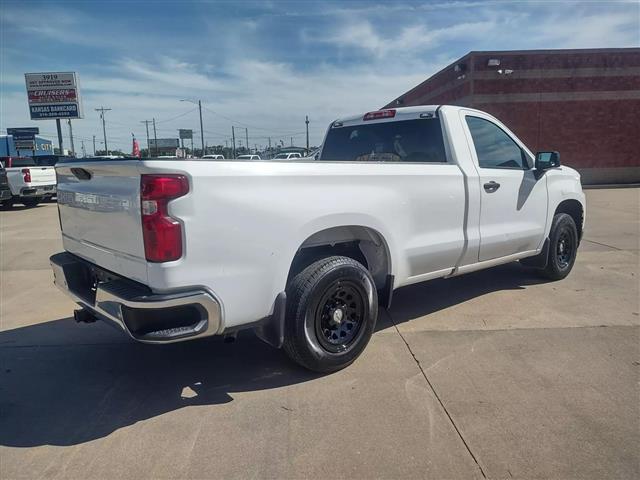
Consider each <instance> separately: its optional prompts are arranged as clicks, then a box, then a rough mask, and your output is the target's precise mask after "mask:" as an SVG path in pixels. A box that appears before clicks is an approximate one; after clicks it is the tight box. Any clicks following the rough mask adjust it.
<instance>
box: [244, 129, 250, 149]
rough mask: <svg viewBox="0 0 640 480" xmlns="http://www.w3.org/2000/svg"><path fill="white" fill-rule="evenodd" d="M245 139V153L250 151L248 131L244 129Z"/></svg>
mask: <svg viewBox="0 0 640 480" xmlns="http://www.w3.org/2000/svg"><path fill="white" fill-rule="evenodd" d="M244 134H245V138H246V139H247V151H248V150H249V149H250V147H249V130H247V129H246V128H245V129H244Z"/></svg>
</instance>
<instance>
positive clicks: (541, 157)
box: [535, 152, 560, 171]
mask: <svg viewBox="0 0 640 480" xmlns="http://www.w3.org/2000/svg"><path fill="white" fill-rule="evenodd" d="M559 166H560V154H559V153H558V152H538V153H536V164H535V167H536V170H540V171H544V170H549V169H550V168H556V167H559Z"/></svg>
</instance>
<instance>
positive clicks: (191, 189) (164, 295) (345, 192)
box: [51, 106, 585, 372]
mask: <svg viewBox="0 0 640 480" xmlns="http://www.w3.org/2000/svg"><path fill="white" fill-rule="evenodd" d="M56 168H57V174H58V206H59V207H58V208H59V213H60V223H61V227H62V238H63V243H64V248H65V250H66V252H63V253H59V254H56V255H54V256H53V257H51V264H52V267H53V271H54V274H55V283H56V285H58V286H59V287H60V288H61V289H62V290H64V291H65V292H67V293H68V294H69V295H70V296H71V297H72V298H73V299H74V300H75V301H76V302H77V303H78V304H80V306H81V307H82V308H81V309H79V310H76V312H75V317H76V319H77V320H78V321H83V322H84V321H87V322H89V321H93V320H95V319H96V318H101V319H104V320H108V321H110V322H112V323H114V324H115V325H117V326H118V327H119V328H121V329H122V330H124V331H125V332H126V333H127V334H129V335H130V336H131V337H133V338H134V339H136V340H138V341H141V342H146V343H168V342H175V341H183V340H190V339H196V338H201V337H207V336H210V335H229V336H234V335H235V333H236V332H237V331H238V330H241V329H245V328H253V329H254V330H255V331H256V332H257V334H258V336H259V337H260V338H262V339H264V340H265V341H267V342H268V343H270V344H272V345H274V346H276V347H281V346H283V347H284V349H285V350H286V352H287V353H288V354H289V356H290V357H291V358H292V359H293V360H295V361H296V362H298V363H300V364H301V365H303V366H304V367H307V368H309V369H312V370H316V371H324V372H329V371H335V370H338V369H340V368H343V367H345V366H347V365H349V364H350V363H351V362H353V361H354V360H355V359H356V357H357V356H358V355H359V354H360V353H361V352H362V351H363V349H364V348H365V346H366V345H367V343H368V341H369V338H370V337H371V335H372V332H373V331H374V328H375V324H376V318H377V316H378V306H379V304H380V305H382V306H384V307H388V306H389V304H390V302H391V296H392V292H393V290H394V289H397V288H399V287H402V286H405V285H409V284H413V283H416V282H422V281H425V280H430V279H434V278H439V277H452V276H455V275H461V274H464V273H467V272H472V271H474V270H479V269H484V268H488V267H492V266H494V265H498V264H503V263H506V262H512V261H516V260H519V261H520V262H522V263H525V264H527V265H529V266H532V267H537V268H538V269H539V270H540V271H541V272H542V273H543V274H544V275H546V276H547V277H549V278H551V279H554V280H558V279H561V278H563V277H565V276H566V275H567V274H568V273H569V272H570V270H571V268H572V267H573V264H574V261H575V258H576V251H577V248H578V245H579V242H580V239H581V236H582V232H583V228H584V218H585V197H584V194H583V192H582V188H581V185H580V177H579V175H578V173H577V172H576V171H574V170H573V169H571V168H568V167H565V166H560V162H559V156H558V154H557V153H556V152H541V153H538V154H537V155H536V156H534V155H532V154H531V152H530V151H529V150H528V149H527V147H526V146H525V145H524V144H523V143H522V142H521V141H520V140H518V138H517V137H516V136H515V135H514V134H513V133H512V132H511V131H509V129H508V128H507V127H506V126H504V125H503V124H502V123H501V122H499V121H498V120H496V119H495V118H493V117H492V116H490V115H488V114H486V113H483V112H480V111H477V110H472V109H468V108H462V107H454V106H439V107H436V106H424V107H410V108H399V109H395V110H379V111H375V112H370V113H367V114H365V115H357V116H353V117H348V118H344V119H340V120H337V121H335V122H333V123H332V124H331V125H330V126H329V129H328V131H327V134H326V137H325V140H324V142H323V147H322V150H321V152H320V154H319V157H318V160H313V159H302V160H300V161H282V162H279V161H275V160H270V161H260V162H255V161H246V162H242V161H237V160H236V161H215V162H211V161H206V160H178V161H172V160H166V161H162V160H146V159H145V160H142V161H132V160H125V161H99V162H84V163H82V162H75V163H73V164H64V163H59V164H58V165H57V167H56Z"/></svg>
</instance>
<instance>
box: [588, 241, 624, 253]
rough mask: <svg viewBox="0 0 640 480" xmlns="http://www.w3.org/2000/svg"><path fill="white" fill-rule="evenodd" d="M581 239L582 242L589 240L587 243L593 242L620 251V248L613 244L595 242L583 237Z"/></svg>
mask: <svg viewBox="0 0 640 480" xmlns="http://www.w3.org/2000/svg"><path fill="white" fill-rule="evenodd" d="M582 241H583V242H589V243H595V244H596V245H600V246H601V247H607V248H612V249H613V250H618V251H619V252H621V251H622V248H618V247H614V246H613V245H607V244H606V243H600V242H596V241H595V240H589V239H586V238H583V239H582Z"/></svg>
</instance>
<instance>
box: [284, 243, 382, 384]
mask: <svg viewBox="0 0 640 480" xmlns="http://www.w3.org/2000/svg"><path fill="white" fill-rule="evenodd" d="M377 317H378V296H377V292H376V288H375V284H374V282H373V278H371V274H370V273H369V271H368V270H367V269H366V268H365V267H364V266H363V265H362V264H361V263H359V262H357V261H356V260H353V259H351V258H348V257H339V256H334V257H328V258H323V259H321V260H318V261H316V262H314V263H312V264H311V265H309V266H308V267H307V268H305V269H304V270H303V271H302V272H300V273H298V274H297V275H296V276H295V277H294V278H293V279H292V280H291V282H290V283H289V285H288V286H287V312H286V319H285V339H284V350H285V351H286V352H287V354H288V355H289V357H290V358H291V359H292V360H293V361H295V362H297V363H299V364H300V365H302V366H303V367H305V368H308V369H309V370H313V371H316V372H325V373H326V372H334V371H337V370H340V369H342V368H344V367H346V366H348V365H350V364H351V363H353V361H354V360H355V359H356V358H358V356H359V355H360V354H361V353H362V351H363V350H364V348H365V347H366V346H367V343H369V339H370V338H371V335H372V334H373V330H374V328H375V324H376V319H377Z"/></svg>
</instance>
